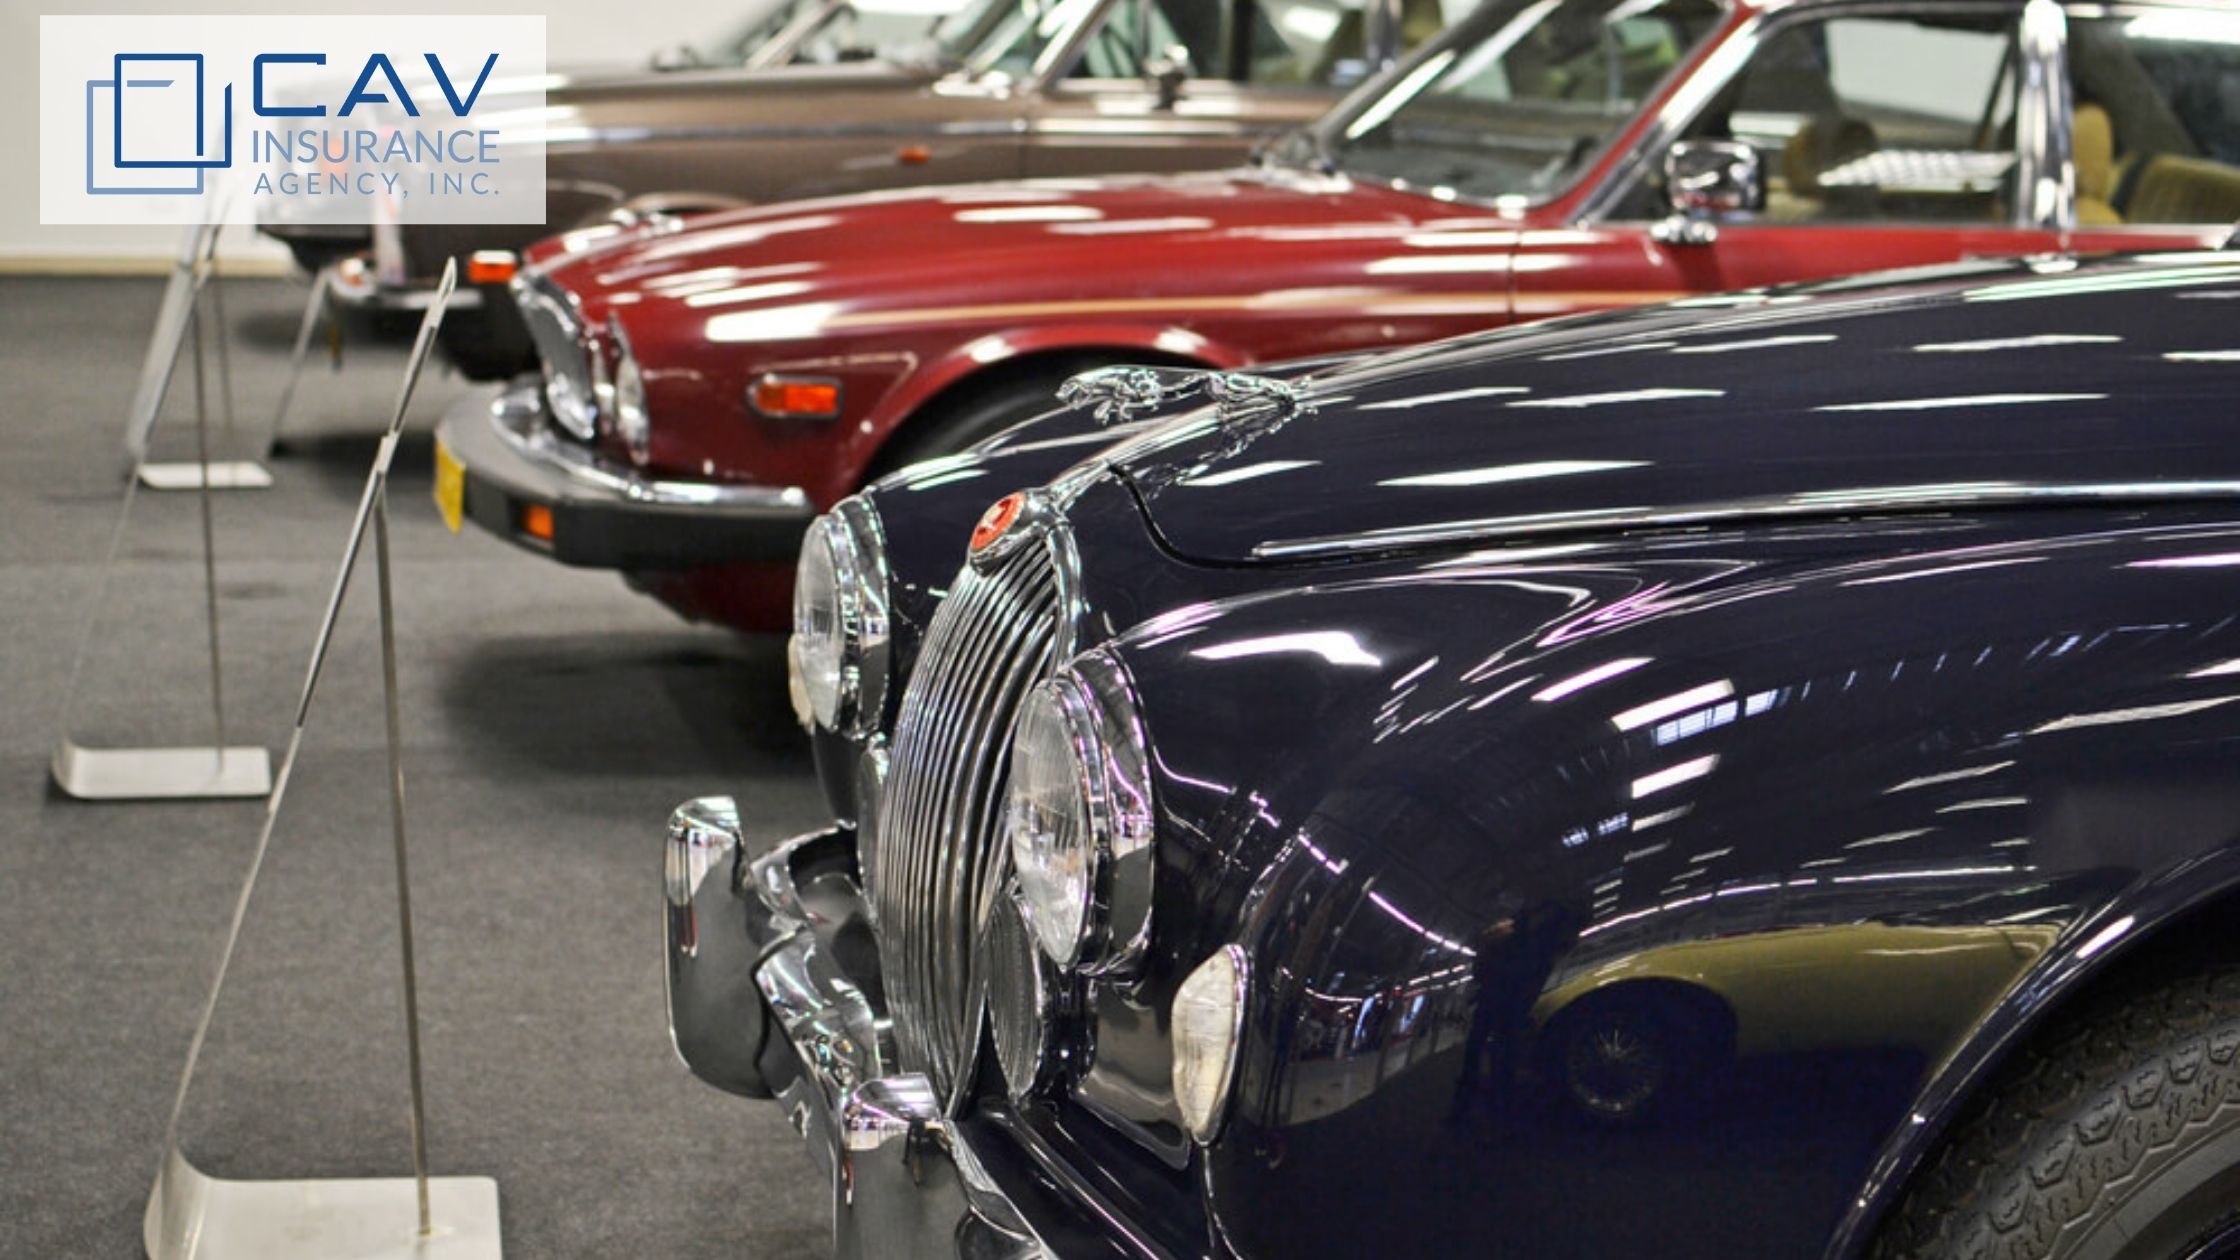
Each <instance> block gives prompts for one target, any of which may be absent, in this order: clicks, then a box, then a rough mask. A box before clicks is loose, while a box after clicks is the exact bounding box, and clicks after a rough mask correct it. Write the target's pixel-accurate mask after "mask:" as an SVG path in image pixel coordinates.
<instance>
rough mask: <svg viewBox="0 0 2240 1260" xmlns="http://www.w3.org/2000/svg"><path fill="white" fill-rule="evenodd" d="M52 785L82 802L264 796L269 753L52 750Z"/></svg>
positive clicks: (66, 746)
mask: <svg viewBox="0 0 2240 1260" xmlns="http://www.w3.org/2000/svg"><path fill="white" fill-rule="evenodd" d="M54 783H55V786H56V787H59V788H61V789H62V790H63V791H64V792H66V793H68V794H69V795H71V796H75V797H77V798H78V799H79V800H82V801H157V800H181V799H187V798H194V797H243V796H264V795H267V794H268V793H270V792H271V791H272V755H271V754H270V753H268V752H266V751H265V750H264V749H262V748H255V747H245V746H235V747H229V748H80V747H79V746H78V745H76V744H74V743H72V742H70V741H69V740H64V741H62V742H61V743H60V744H57V745H56V746H55V750H54Z"/></svg>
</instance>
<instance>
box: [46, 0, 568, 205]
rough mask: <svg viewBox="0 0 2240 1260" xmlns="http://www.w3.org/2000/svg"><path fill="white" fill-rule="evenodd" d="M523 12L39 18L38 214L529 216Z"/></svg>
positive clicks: (533, 96)
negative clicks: (506, 14)
mask: <svg viewBox="0 0 2240 1260" xmlns="http://www.w3.org/2000/svg"><path fill="white" fill-rule="evenodd" d="M544 40H545V32H544V19H543V18H541V17H497V16H449V17H425V16H416V17H148V16H135V17H76V16H72V17H58V16H54V15H51V14H50V15H46V16H42V17H41V18H40V19H39V94H40V110H39V133H40V134H39V146H40V178H39V218H40V221H41V222H42V223H117V224H127V223H155V224H180V223H265V224H366V223H371V222H376V221H381V222H392V223H542V222H544V221H545V208H544V194H545V182H544V136H545V132H546V129H547V127H548V125H549V123H550V120H549V119H548V118H547V117H546V115H545V108H544V85H545V77H544V69H545V67H544V49H545V43H544Z"/></svg>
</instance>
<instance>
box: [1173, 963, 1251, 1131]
mask: <svg viewBox="0 0 2240 1260" xmlns="http://www.w3.org/2000/svg"><path fill="white" fill-rule="evenodd" d="M1250 975H1251V967H1250V964H1249V963H1248V962H1247V961H1246V960H1245V956H1244V951H1243V950H1242V949H1239V948H1238V947H1236V946H1234V945H1224V946H1223V947H1221V948H1220V949H1218V950H1216V951H1214V954H1213V956H1212V957H1211V958H1208V959H1206V960H1205V961H1204V962H1202V963H1199V964H1198V967H1197V970H1195V971H1192V972H1191V973H1190V974H1189V975H1188V976H1187V977H1185V978H1184V980H1183V981H1182V985H1181V987H1180V988H1178V989H1176V990H1175V994H1174V1013H1173V1017H1172V1019H1171V1020H1170V1024H1169V1027H1170V1035H1171V1036H1172V1037H1173V1039H1174V1101H1175V1106H1176V1107H1177V1108H1178V1109H1180V1111H1181V1112H1182V1123H1183V1125H1184V1127H1186V1128H1188V1129H1189V1130H1190V1136H1191V1137H1194V1138H1196V1139H1197V1140H1199V1141H1200V1142H1210V1141H1212V1140H1213V1136H1214V1134H1215V1133H1217V1132H1219V1131H1220V1129H1221V1112H1222V1109H1223V1107H1224V1105H1225V1104H1227V1102H1228V1101H1229V1086H1230V1085H1231V1083H1232V1082H1233V1081H1234V1080H1235V1078H1236V1073H1237V1043H1238V1042H1239V1041H1240V1040H1242V1039H1243V1034H1244V998H1245V984H1246V982H1247V980H1248V979H1249V978H1250Z"/></svg>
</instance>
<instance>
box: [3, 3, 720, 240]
mask: <svg viewBox="0 0 2240 1260" xmlns="http://www.w3.org/2000/svg"><path fill="white" fill-rule="evenodd" d="M750 3H752V0H466V2H465V3H458V4H443V3H430V2H429V0H402V3H401V4H400V5H399V6H398V7H402V8H405V9H408V10H410V11H413V12H422V13H426V12H439V13H440V12H457V13H532V14H533V13H543V14H544V15H545V19H546V23H545V35H546V40H547V47H546V50H545V61H546V63H547V64H548V65H551V66H554V67H561V66H567V65H570V64H574V65H583V64H586V63H599V62H608V63H611V62H614V61H616V60H618V59H619V60H625V61H638V60H642V59H643V58H645V57H648V56H650V55H651V54H652V53H653V51H654V50H655V49H657V48H662V47H666V46H669V45H673V44H676V43H679V42H682V41H685V40H688V39H698V38H702V37H705V36H708V35H710V34H712V33H715V32H719V31H723V30H726V29H728V28H729V27H730V26H731V25H732V24H733V22H734V20H735V17H734V15H736V14H738V13H741V12H744V11H745V9H746V6H747V5H748V4H750ZM386 7H390V6H388V5H384V4H382V3H380V0H297V2H296V3H275V2H274V0H185V2H183V3H173V4H162V3H150V2H149V0H0V171H4V172H6V173H7V175H6V177H5V178H0V270H6V269H9V268H11V267H21V266H25V265H27V264H31V263H33V262H35V261H36V260H41V259H44V260H47V262H48V263H50V264H52V263H57V262H61V263H75V262H81V261H82V262H87V263H93V264H99V263H102V262H119V263H127V264H130V263H134V262H138V261H143V260H144V261H147V262H151V263H155V264H158V265H160V264H161V263H163V262H164V261H166V260H168V259H169V258H171V257H172V255H173V254H174V253H175V252H176V251H177V249H178V239H177V233H176V232H174V231H172V230H171V229H168V228H111V227H43V226H41V225H40V223H39V189H38V186H37V183H36V180H37V178H38V170H39V123H38V109H39V98H38V83H39V15H40V14H41V13H87V14H110V13H114V14H119V15H130V14H135V13H269V14H272V15H273V21H274V22H275V24H281V25H284V24H285V23H286V21H287V18H288V15H289V14H294V13H378V12H381V11H382V10H383V9H384V8H386ZM123 20H129V16H126V17H124V18H123ZM396 21H397V22H399V23H400V24H406V25H409V24H410V23H411V21H412V19H411V18H410V17H398V18H397V19H396ZM251 239H252V233H251V232H250V230H249V229H247V228H236V229H234V234H233V236H232V237H231V238H230V239H229V240H228V242H227V246H226V253H227V256H228V257H230V258H234V259H243V258H246V257H263V258H266V259H275V260H276V259H280V258H284V257H285V253H284V251H281V250H280V249H279V248H278V247H277V246H273V245H270V244H266V243H262V242H260V243H258V244H257V245H251V243H250V242H251Z"/></svg>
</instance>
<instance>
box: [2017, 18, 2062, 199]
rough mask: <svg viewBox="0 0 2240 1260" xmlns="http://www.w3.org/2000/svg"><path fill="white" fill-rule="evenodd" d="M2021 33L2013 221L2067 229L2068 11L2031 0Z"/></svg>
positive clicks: (2018, 32)
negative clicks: (2020, 70)
mask: <svg viewBox="0 0 2240 1260" xmlns="http://www.w3.org/2000/svg"><path fill="white" fill-rule="evenodd" d="M2017 39H2018V41H2019V43H2018V47H2019V48H2020V49H2021V52H2022V66H2023V69H2024V71H2025V74H2024V78H2023V81H2022V83H2021V85H2020V86H2021V88H2022V101H2021V103H2020V104H2019V105H2017V107H2016V109H2015V171H2014V187H2015V198H2014V213H2015V220H2016V222H2015V225H2016V226H2017V227H2021V228H2040V229H2044V230H2047V231H2054V232H2059V231H2064V230H2066V229H2069V228H2072V227H2075V226H2076V222H2077V166H2076V162H2075V160H2074V158H2073V156H2072V153H2071V149H2070V139H2069V137H2070V132H2071V130H2072V128H2074V126H2075V125H2076V124H2075V120H2076V102H2075V101H2073V100H2071V99H2070V90H2069V19H2068V15H2067V14H2066V13H2065V12H2064V11H2063V10H2062V8H2061V6H2060V5H2059V4H2058V3H2056V0H2029V3H2027V4H2025V5H2024V6H2023V8H2022V25H2021V27H2020V28H2019V30H2018V31H2017Z"/></svg>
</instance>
